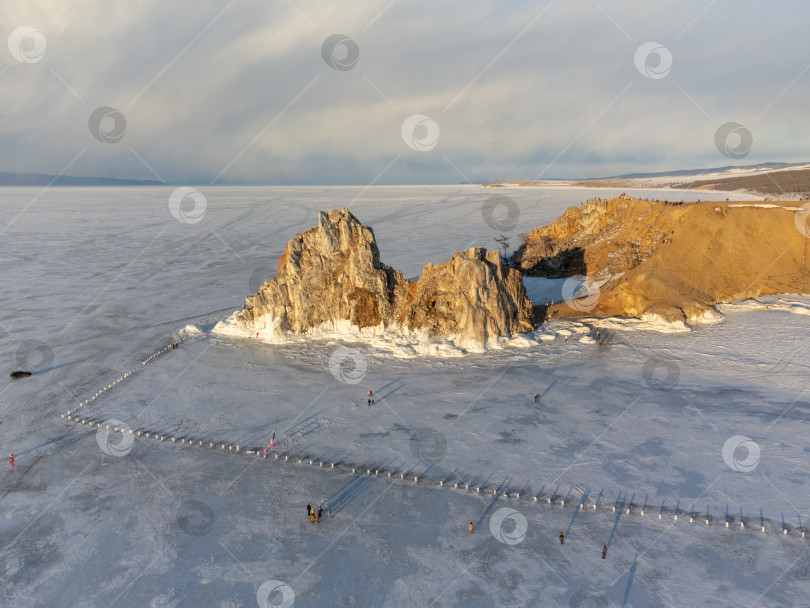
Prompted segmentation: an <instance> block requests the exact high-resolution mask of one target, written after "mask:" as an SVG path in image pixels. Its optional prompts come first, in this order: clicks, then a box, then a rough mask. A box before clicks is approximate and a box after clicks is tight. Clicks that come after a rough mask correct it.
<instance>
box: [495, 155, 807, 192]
mask: <svg viewBox="0 0 810 608" xmlns="http://www.w3.org/2000/svg"><path fill="white" fill-rule="evenodd" d="M484 186H486V187H491V188H493V187H494V188H498V187H500V188H509V187H519V188H526V187H540V188H551V187H579V188H583V187H584V188H672V189H677V190H720V191H725V192H729V191H735V190H743V191H746V192H751V193H757V194H760V195H766V196H769V197H770V196H776V197H779V198H783V199H789V200H795V199H797V198H798V199H800V200H803V199H805V198H807V197H808V196H810V163H762V164H759V165H748V166H742V167H733V166H728V167H716V168H710V169H687V170H679V171H666V172H661V173H628V174H625V175H617V176H615V177H602V178H590V179H581V180H573V179H572V180H550V179H544V180H522V179H500V180H496V181H493V182H489V183H487V184H484Z"/></svg>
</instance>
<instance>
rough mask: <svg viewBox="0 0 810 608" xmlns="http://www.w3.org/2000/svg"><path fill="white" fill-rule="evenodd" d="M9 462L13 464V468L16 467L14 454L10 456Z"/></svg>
mask: <svg viewBox="0 0 810 608" xmlns="http://www.w3.org/2000/svg"><path fill="white" fill-rule="evenodd" d="M8 461H9V462H10V463H11V466H12V467H13V466H14V454H9V455H8Z"/></svg>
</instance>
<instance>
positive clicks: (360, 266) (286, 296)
mask: <svg viewBox="0 0 810 608" xmlns="http://www.w3.org/2000/svg"><path fill="white" fill-rule="evenodd" d="M342 321H349V322H350V323H351V324H353V325H355V326H357V327H359V328H364V327H377V326H380V325H382V326H400V327H404V328H406V329H411V330H416V329H426V330H428V332H429V333H430V334H436V335H442V336H449V337H453V338H454V339H455V340H456V341H457V342H458V343H459V344H461V345H470V344H486V343H487V342H488V341H490V340H491V339H493V338H497V337H499V336H504V335H507V334H511V333H517V332H525V331H530V330H531V329H532V328H533V323H532V310H531V303H530V302H529V299H528V297H527V295H526V290H525V288H524V286H523V282H522V280H521V276H520V273H519V272H517V271H516V270H513V269H510V268H508V267H507V266H506V265H504V264H503V263H502V262H501V259H500V254H499V252H498V251H492V252H489V253H487V252H486V250H485V249H482V248H473V249H470V250H468V251H466V252H461V253H459V252H455V253H454V255H453V257H452V258H451V259H449V260H448V261H446V262H444V263H442V264H428V265H427V266H425V268H424V270H423V272H422V276H420V277H419V278H418V279H417V280H415V281H409V280H407V279H405V278H404V277H403V275H402V273H401V272H399V271H398V270H394V269H393V268H390V267H389V266H386V265H385V264H383V263H381V262H380V254H379V250H378V249H377V243H376V240H375V238H374V232H373V231H372V229H371V228H369V227H368V226H364V225H362V224H361V223H360V222H359V221H358V220H357V218H355V217H354V216H353V215H352V214H351V212H349V211H348V210H347V209H341V210H339V211H338V210H332V211H329V212H328V213H324V212H321V213H319V214H318V226H317V227H316V228H312V229H310V230H308V231H307V232H304V233H302V234H297V235H295V237H294V238H292V239H290V241H289V242H288V243H287V246H286V248H285V250H284V254H283V255H282V256H281V259H280V260H279V263H278V269H277V271H276V276H275V278H273V279H272V280H270V281H267V282H265V283H264V284H263V285H262V286H261V288H260V289H259V291H258V292H257V293H255V294H253V295H251V296H249V297H248V298H247V302H246V310H244V311H242V313H241V315H240V318H239V322H240V323H242V324H243V325H244V326H245V327H246V328H249V329H251V331H253V330H254V329H255V330H256V331H257V332H259V333H261V332H265V331H269V332H271V333H273V334H276V333H280V332H285V331H291V332H295V333H305V332H307V331H308V330H309V329H310V328H315V327H320V326H322V325H323V324H331V325H337V324H338V323H340V322H342Z"/></svg>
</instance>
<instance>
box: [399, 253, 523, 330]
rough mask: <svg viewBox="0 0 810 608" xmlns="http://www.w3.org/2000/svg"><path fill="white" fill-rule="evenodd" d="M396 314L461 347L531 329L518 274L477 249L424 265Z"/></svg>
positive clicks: (407, 324) (408, 324)
mask: <svg viewBox="0 0 810 608" xmlns="http://www.w3.org/2000/svg"><path fill="white" fill-rule="evenodd" d="M399 311H400V312H399V315H398V317H397V322H398V323H400V324H401V325H403V326H405V327H408V328H411V329H415V328H420V327H427V328H428V329H429V330H430V331H431V332H432V333H435V334H438V335H442V336H456V339H457V342H460V343H461V344H462V345H465V344H476V343H477V344H486V343H487V342H488V341H489V340H491V339H492V338H497V337H498V336H504V335H508V334H513V333H521V332H526V331H531V330H532V329H533V328H534V324H533V323H532V309H531V302H530V301H529V298H528V296H527V295H526V288H525V287H524V286H523V280H522V278H521V276H520V273H519V272H517V271H515V270H513V269H510V268H508V267H507V266H506V265H504V264H502V263H501V258H500V252H499V251H490V252H488V253H487V251H486V249H483V248H478V247H476V248H472V249H469V250H467V251H465V252H461V253H460V252H458V251H456V252H454V253H453V257H452V258H450V259H449V260H447V261H446V262H444V263H442V264H428V265H427V266H425V267H424V268H423V269H422V276H420V277H419V279H417V280H416V281H414V282H413V283H411V284H410V286H409V290H408V298H407V301H406V302H404V303H403V305H402V306H400V308H399Z"/></svg>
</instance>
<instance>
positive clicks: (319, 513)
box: [318, 505, 323, 523]
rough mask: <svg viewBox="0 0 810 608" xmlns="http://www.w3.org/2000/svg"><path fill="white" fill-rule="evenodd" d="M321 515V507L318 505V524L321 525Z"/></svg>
mask: <svg viewBox="0 0 810 608" xmlns="http://www.w3.org/2000/svg"><path fill="white" fill-rule="evenodd" d="M321 515H323V507H321V506H320V505H318V523H321Z"/></svg>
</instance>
